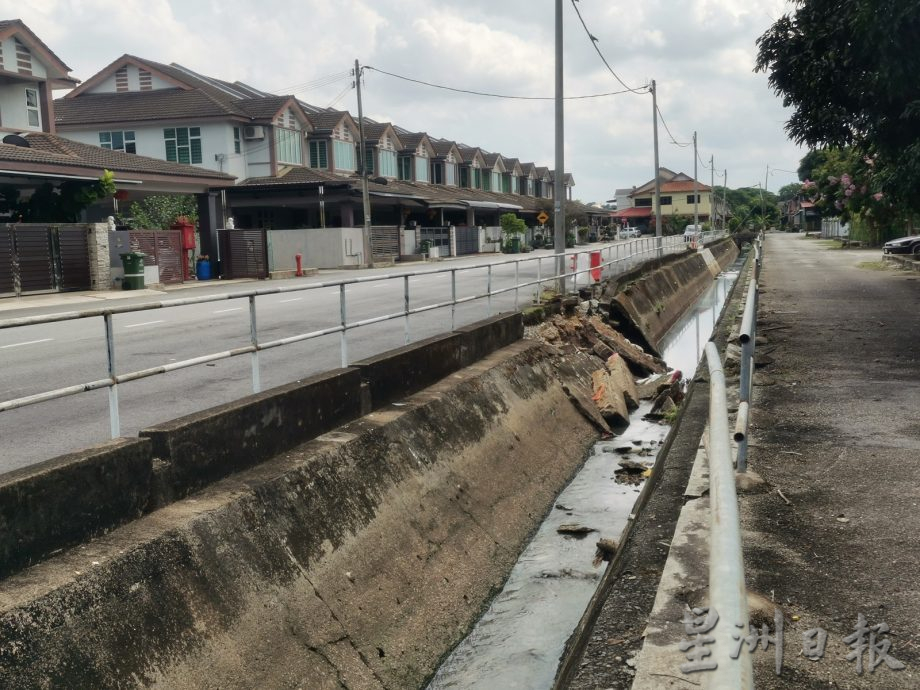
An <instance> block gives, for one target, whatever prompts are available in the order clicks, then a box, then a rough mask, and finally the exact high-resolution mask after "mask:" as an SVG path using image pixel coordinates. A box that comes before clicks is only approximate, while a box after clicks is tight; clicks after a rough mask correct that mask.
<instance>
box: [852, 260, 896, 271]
mask: <svg viewBox="0 0 920 690" xmlns="http://www.w3.org/2000/svg"><path fill="white" fill-rule="evenodd" d="M856 267H857V268H862V269H865V270H867V271H887V270H888V269H889V265H888V262H887V261H860V262H859V263H858V264H856Z"/></svg>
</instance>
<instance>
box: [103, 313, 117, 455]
mask: <svg viewBox="0 0 920 690" xmlns="http://www.w3.org/2000/svg"><path fill="white" fill-rule="evenodd" d="M102 318H103V320H104V321H105V351H106V357H107V359H108V370H109V378H110V379H112V385H111V386H109V429H110V431H111V434H112V438H118V437H119V436H121V417H120V415H119V412H118V383H116V381H115V329H114V327H113V325H112V315H111V314H109V313H106V314H104V315H103V316H102Z"/></svg>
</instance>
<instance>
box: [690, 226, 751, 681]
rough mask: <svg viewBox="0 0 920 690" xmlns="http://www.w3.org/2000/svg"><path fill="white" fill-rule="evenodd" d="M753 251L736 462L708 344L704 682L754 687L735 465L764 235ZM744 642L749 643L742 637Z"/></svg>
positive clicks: (716, 360) (721, 379) (740, 462)
mask: <svg viewBox="0 0 920 690" xmlns="http://www.w3.org/2000/svg"><path fill="white" fill-rule="evenodd" d="M753 252H754V260H753V265H752V268H751V274H750V276H751V277H750V282H749V283H748V293H747V301H746V303H745V309H744V315H743V317H742V321H741V336H740V340H741V342H742V354H741V374H740V379H741V380H740V384H739V388H740V396H741V403H740V404H739V407H738V415H737V418H736V426H735V440H736V441H738V456H737V467H734V464H735V463H733V462H732V451H731V439H730V436H729V422H728V401H727V388H726V383H725V372H724V370H723V367H722V360H721V358H720V357H719V351H718V349H717V347H716V345H715V343H713V342H711V341H710V342H709V343H707V344H706V350H705V352H706V363H707V365H708V368H709V444H708V459H709V613H710V615H711V614H712V613H713V612H715V613H717V614H718V620H717V623H718V624H714V627H713V628H712V629H711V630H710V631H709V634H710V635H712V637H713V640H712V647H711V656H710V657H708V658H707V661H712V662H713V663H715V668H713V669H712V670H711V671H710V672H708V673H707V674H706V679H705V680H706V682H705V683H704V686H705V687H707V688H712V689H718V690H723V689H724V690H746V689H747V688H753V687H754V680H753V666H752V661H751V655H750V654H749V653H745V651H744V650H743V649H741V651H740V654H737V655H735V656H733V652H734V651H735V650H738V649H739V644H738V640H739V639H741V640H742V641H743V639H744V638H745V637H747V635H748V624H749V617H748V603H747V589H746V587H745V584H744V558H743V552H742V548H741V521H740V518H739V514H738V496H737V493H736V491H735V470H736V469H737V471H738V472H744V471H745V470H746V459H747V455H746V454H747V426H748V420H749V406H750V395H751V383H752V372H753V369H754V364H753V360H754V340H755V338H756V321H757V284H758V280H759V277H760V265H761V240H760V239H759V238H758V239H757V240H756V241H755V243H754V247H753ZM739 433H740V435H741V436H740V441H739ZM741 647H742V648H743V647H744V644H743V642H742V644H741Z"/></svg>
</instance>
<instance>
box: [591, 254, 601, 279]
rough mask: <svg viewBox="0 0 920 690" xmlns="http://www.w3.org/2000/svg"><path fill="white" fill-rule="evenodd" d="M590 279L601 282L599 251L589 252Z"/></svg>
mask: <svg viewBox="0 0 920 690" xmlns="http://www.w3.org/2000/svg"><path fill="white" fill-rule="evenodd" d="M591 280H593V281H594V282H595V283H599V282H601V253H600V252H591Z"/></svg>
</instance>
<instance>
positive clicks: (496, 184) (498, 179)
mask: <svg viewBox="0 0 920 690" xmlns="http://www.w3.org/2000/svg"><path fill="white" fill-rule="evenodd" d="M501 189H502V174H501V173H497V172H494V173H492V191H495V192H500V191H501Z"/></svg>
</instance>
